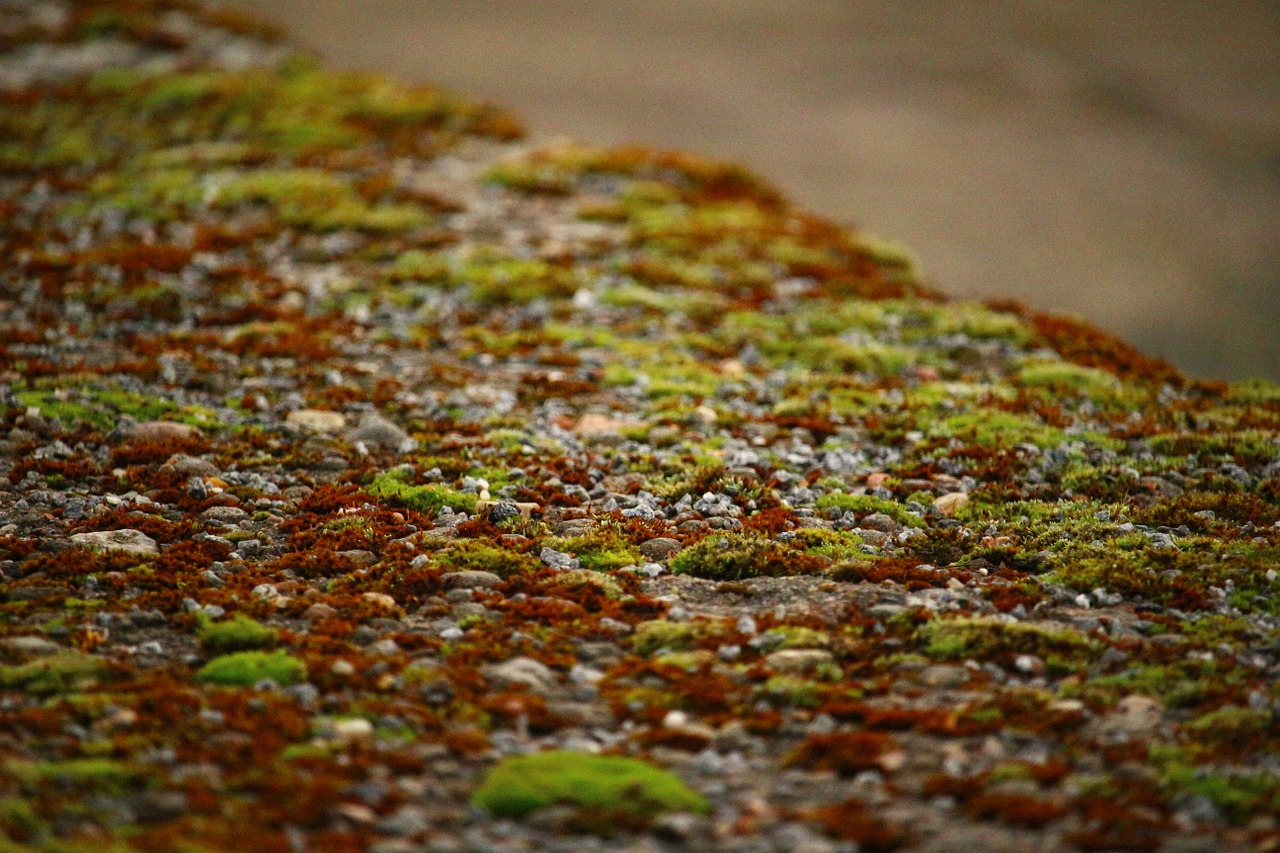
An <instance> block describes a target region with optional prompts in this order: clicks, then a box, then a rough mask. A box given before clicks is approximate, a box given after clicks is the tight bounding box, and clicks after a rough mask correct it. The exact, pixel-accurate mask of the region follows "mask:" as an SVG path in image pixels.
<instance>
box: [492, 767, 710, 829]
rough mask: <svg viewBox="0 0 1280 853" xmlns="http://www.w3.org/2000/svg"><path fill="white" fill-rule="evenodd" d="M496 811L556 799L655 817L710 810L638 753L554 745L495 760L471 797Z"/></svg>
mask: <svg viewBox="0 0 1280 853" xmlns="http://www.w3.org/2000/svg"><path fill="white" fill-rule="evenodd" d="M471 801H472V803H474V804H475V805H477V806H479V807H480V808H482V809H484V810H485V811H487V812H489V813H490V814H492V815H494V816H495V817H512V818H519V817H524V816H525V815H527V814H529V813H530V812H532V811H535V810H537V809H540V808H545V807H547V806H552V805H557V804H568V805H572V806H577V807H579V808H583V809H591V810H598V811H605V812H619V813H626V814H629V815H632V816H635V817H652V816H654V815H657V814H660V813H662V812H665V811H673V810H680V811H692V812H699V813H705V812H709V811H710V810H711V807H710V805H709V804H708V803H707V801H706V800H705V799H704V798H703V797H702V796H701V795H700V794H698V793H697V792H695V791H693V790H692V789H690V788H689V787H688V786H687V785H685V784H684V782H682V781H680V779H679V777H677V776H675V775H674V774H672V773H670V772H669V771H667V770H663V769H661V768H659V767H655V766H654V765H652V764H649V763H647V762H644V761H639V760H637V759H634V758H622V757H617V756H600V755H587V754H585V753H580V752H572V751H569V750H552V751H550V752H541V753H536V754H533V755H521V756H515V757H512V758H507V759H504V760H502V761H500V762H499V763H498V764H496V765H494V766H493V767H492V768H491V769H490V770H489V773H488V774H487V775H486V776H485V779H484V782H483V783H482V784H481V785H480V787H479V788H478V789H477V790H476V792H475V794H473V795H472V798H471Z"/></svg>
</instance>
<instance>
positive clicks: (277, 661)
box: [196, 651, 307, 687]
mask: <svg viewBox="0 0 1280 853" xmlns="http://www.w3.org/2000/svg"><path fill="white" fill-rule="evenodd" d="M306 678H307V666H306V664H304V663H303V662H302V661H300V660H298V659H297V658H295V657H293V656H291V655H289V654H287V653H286V652H284V651H274V652H256V651H255V652H236V653H235V654H229V655H223V656H222V657H217V658H214V659H213V660H211V661H209V662H208V663H206V664H205V665H204V666H202V667H201V668H200V671H199V672H197V673H196V681H204V682H208V683H210V684H224V685H228V686H233V687H251V686H253V685H254V684H257V683H258V682H259V681H263V680H264V679H270V680H271V681H274V682H275V683H277V684H281V685H289V684H297V683H298V682H300V681H305V680H306Z"/></svg>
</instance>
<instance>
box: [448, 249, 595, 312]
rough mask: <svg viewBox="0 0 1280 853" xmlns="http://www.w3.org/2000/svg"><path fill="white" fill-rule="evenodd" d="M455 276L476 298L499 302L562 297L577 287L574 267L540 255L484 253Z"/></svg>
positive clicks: (466, 264) (574, 290)
mask: <svg viewBox="0 0 1280 853" xmlns="http://www.w3.org/2000/svg"><path fill="white" fill-rule="evenodd" d="M455 278H456V280H457V281H458V282H460V283H463V284H467V285H470V287H471V295H472V297H473V298H475V299H476V300H478V301H480V302H490V303H499V304H503V303H518V304H523V303H527V302H532V301H533V300H535V299H553V298H563V297H568V296H572V295H573V294H574V293H576V292H577V290H578V282H577V277H576V274H575V273H574V271H573V270H572V269H570V268H569V267H564V266H556V265H554V264H550V263H547V262H546V261H543V260H538V259H537V258H508V257H500V256H495V257H489V256H484V255H481V256H480V257H477V258H474V259H472V260H469V261H467V262H466V263H465V264H463V265H462V267H461V268H460V269H459V270H458V271H457V273H456V275H455Z"/></svg>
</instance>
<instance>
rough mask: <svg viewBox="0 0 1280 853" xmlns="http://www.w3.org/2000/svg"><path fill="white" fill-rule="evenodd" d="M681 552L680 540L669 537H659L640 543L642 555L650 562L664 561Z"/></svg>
mask: <svg viewBox="0 0 1280 853" xmlns="http://www.w3.org/2000/svg"><path fill="white" fill-rule="evenodd" d="M679 550H680V540H678V539H672V538H670V537H669V536H659V537H657V538H655V539H648V540H646V541H644V542H641V543H640V553H641V554H643V555H644V556H645V558H646V559H649V560H655V561H662V560H665V559H667V557H670V556H671V555H672V554H674V553H675V552H676V551H679Z"/></svg>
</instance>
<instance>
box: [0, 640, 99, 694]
mask: <svg viewBox="0 0 1280 853" xmlns="http://www.w3.org/2000/svg"><path fill="white" fill-rule="evenodd" d="M106 673H107V665H106V663H105V662H103V660H102V659H101V658H96V657H94V656H93V655H87V654H84V653H82V652H71V651H68V652H60V653H59V654H55V655H50V656H49V657H45V658H39V659H37V660H33V661H30V662H28V663H23V664H16V665H13V666H0V687H4V688H9V689H18V690H25V691H26V692H28V693H32V694H35V695H37V696H48V695H53V694H59V693H72V692H75V691H77V690H82V689H84V688H85V687H87V686H89V685H90V684H92V683H93V682H95V681H98V680H99V679H101V678H102V677H103V676H104V675H105V674H106Z"/></svg>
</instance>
